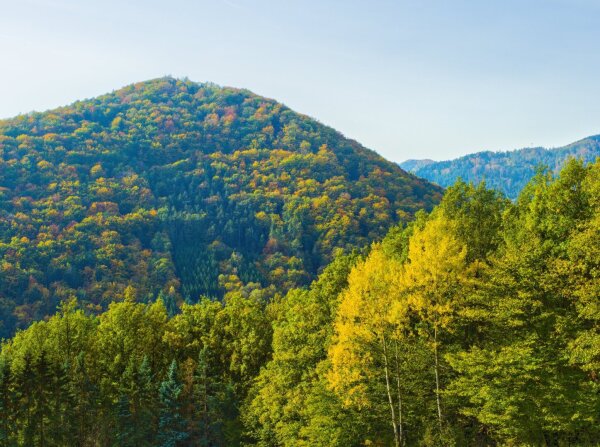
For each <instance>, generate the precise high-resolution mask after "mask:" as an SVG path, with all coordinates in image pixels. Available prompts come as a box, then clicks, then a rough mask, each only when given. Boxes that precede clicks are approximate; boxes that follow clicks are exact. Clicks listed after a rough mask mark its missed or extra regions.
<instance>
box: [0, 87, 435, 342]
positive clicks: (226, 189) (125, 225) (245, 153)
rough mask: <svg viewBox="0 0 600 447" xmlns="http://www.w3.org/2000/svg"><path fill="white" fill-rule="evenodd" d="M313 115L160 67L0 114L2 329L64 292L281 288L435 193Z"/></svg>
mask: <svg viewBox="0 0 600 447" xmlns="http://www.w3.org/2000/svg"><path fill="white" fill-rule="evenodd" d="M441 193H442V189H441V188H439V187H437V186H435V185H432V184H430V183H428V182H427V181H425V180H422V179H419V178H417V177H415V176H414V175H412V174H407V173H406V172H405V171H403V170H402V169H400V168H399V167H398V166H397V165H395V164H393V163H391V162H388V161H387V160H385V159H383V158H382V157H380V156H379V155H377V154H376V153H375V152H373V151H371V150H368V149H365V148H364V147H362V146H361V145H360V144H358V143H357V142H355V141H352V140H350V139H347V138H345V137H344V136H343V135H341V134H340V133H339V132H336V131H335V130H333V129H331V128H329V127H327V126H325V125H323V124H320V123H319V122H317V121H315V120H313V119H311V118H309V117H307V116H304V115H301V114H298V113H295V112H293V111H292V110H290V109H289V108H287V107H285V106H284V105H282V104H279V103H277V102H275V101H273V100H270V99H267V98H263V97H260V96H257V95H255V94H253V93H251V92H249V91H247V90H240V89H235V88H224V87H219V86H216V85H214V84H209V83H206V84H199V83H194V82H191V81H188V80H177V79H172V78H161V79H156V80H151V81H147V82H142V83H138V84H134V85H130V86H128V87H125V88H123V89H120V90H118V91H115V92H113V93H110V94H107V95H104V96H100V97H97V98H94V99H90V100H85V101H79V102H76V103H74V104H72V105H71V106H68V107H62V108H58V109H56V110H51V111H47V112H44V113H31V114H27V115H22V116H17V117H15V118H12V119H8V120H4V121H0V272H1V273H0V319H1V320H2V321H1V323H0V337H1V336H7V335H10V334H11V333H12V332H13V331H14V330H15V328H19V327H25V326H27V325H28V324H29V323H30V322H31V321H33V320H37V319H40V318H44V317H45V316H47V315H50V314H52V313H53V312H54V311H55V309H56V306H57V304H58V303H59V302H60V301H62V300H65V299H68V298H70V297H73V296H74V297H77V298H78V300H79V301H80V303H82V304H83V305H85V306H87V308H88V309H89V310H91V311H100V310H102V309H104V308H106V307H107V305H108V304H109V303H110V302H112V301H113V300H116V299H122V297H123V296H126V297H129V298H134V299H136V300H138V301H152V300H154V299H156V298H157V297H161V298H162V299H163V301H164V302H165V303H166V305H167V307H168V308H169V309H170V310H171V312H172V311H173V309H174V308H175V306H176V305H177V304H180V303H181V301H182V300H185V301H187V302H195V301H197V300H198V298H199V297H200V296H201V295H203V296H209V297H214V298H220V297H222V296H223V294H224V293H225V292H226V291H228V290H231V289H233V288H245V289H244V290H246V291H248V293H250V291H251V290H257V289H265V288H266V289H268V294H270V295H271V296H272V295H273V294H274V293H275V291H277V292H280V293H283V292H285V291H286V290H288V289H289V288H291V287H296V286H299V285H305V284H308V283H309V282H310V281H311V280H312V279H314V278H315V276H316V274H317V273H318V272H319V271H320V270H321V269H322V268H323V266H325V265H326V264H327V263H328V262H329V261H330V260H331V259H332V257H333V255H334V254H335V253H337V252H339V251H349V250H351V249H353V248H355V247H361V246H364V245H366V244H368V243H369V242H370V241H372V240H375V239H378V238H381V237H382V236H383V235H384V234H385V233H386V232H387V230H388V229H389V228H390V227H391V226H392V225H394V224H396V223H399V222H405V221H408V220H410V219H411V218H412V217H413V215H414V213H415V212H416V211H417V210H420V209H423V208H424V209H431V208H432V206H433V205H434V204H436V203H437V202H439V200H440V198H441Z"/></svg>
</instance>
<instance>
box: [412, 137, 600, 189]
mask: <svg viewBox="0 0 600 447" xmlns="http://www.w3.org/2000/svg"><path fill="white" fill-rule="evenodd" d="M597 157H600V135H596V136H592V137H588V138H584V139H583V140H579V141H576V142H575V143H572V144H569V145H567V146H564V147H559V148H554V149H546V148H543V147H534V148H524V149H519V150H515V151H508V152H491V151H485V152H477V153H474V154H470V155H465V156H463V157H460V158H456V159H454V160H447V161H433V160H407V161H405V162H403V163H400V167H402V169H404V170H406V171H408V172H412V173H413V174H415V175H417V176H419V177H422V178H425V179H427V180H429V181H431V182H433V183H437V184H438V185H440V186H443V187H447V186H450V185H452V184H453V183H454V182H455V181H456V180H457V179H458V178H462V179H463V180H465V181H467V182H473V183H479V182H481V181H485V182H486V184H487V185H488V186H489V187H491V188H494V189H497V190H499V191H502V192H503V193H504V194H505V195H506V196H507V197H509V198H511V199H515V198H516V197H517V195H518V194H519V192H520V191H521V190H522V189H523V187H524V186H525V185H526V184H527V182H529V180H530V179H531V178H532V177H533V176H534V175H535V172H536V169H537V168H538V167H539V166H546V167H548V168H549V169H551V170H552V171H554V172H558V170H560V168H561V167H562V166H563V165H564V164H565V162H566V161H567V160H568V159H569V158H579V159H582V160H584V161H585V162H591V161H594V160H596V158H597Z"/></svg>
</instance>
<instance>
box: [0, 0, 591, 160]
mask: <svg viewBox="0 0 600 447" xmlns="http://www.w3.org/2000/svg"><path fill="white" fill-rule="evenodd" d="M0 6H1V8H2V14H1V15H0V54H1V55H2V62H3V68H4V70H2V71H1V72H0V96H1V97H2V101H1V102H0V117H3V118H6V117H10V116H14V115H17V114H19V113H27V112H29V111H31V110H38V111H41V110H47V109H50V108H54V107H57V106H61V105H66V104H68V103H71V102H73V101H75V100H77V99H84V98H89V97H92V96H96V95H99V94H103V93H106V92H109V91H112V90H115V89H117V88H120V87H122V86H124V85H127V84H131V83H133V82H138V81H143V80H147V79H151V78H156V77H159V76H164V75H172V76H176V77H188V78H190V79H191V80H194V81H198V82H204V81H211V82H215V83H217V84H220V85H229V86H234V87H243V88H248V89H250V90H252V91H253V92H255V93H257V94H260V95H264V96H267V97H271V98H274V99H276V100H278V101H280V102H283V103H285V104H286V105H288V106H289V107H291V108H293V109H294V110H296V111H298V112H301V113H304V114H307V115H310V116H312V117H315V118H317V119H318V120H319V121H321V122H323V123H325V124H327V125H330V126H332V127H334V128H336V129H337V130H339V131H341V132H343V133H344V134H345V135H346V136H348V137H350V138H353V139H356V140H358V141H359V142H361V143H362V144H363V145H365V146H367V147H369V148H372V149H374V150H376V151H377V152H379V153H380V154H382V155H383V156H385V157H387V158H388V159H390V160H394V161H403V160H406V159H410V158H431V159H436V160H441V159H448V158H454V157H456V156H460V155H464V154H466V153H470V152H476V151H480V150H509V149H516V148H520V147H524V146H547V147H556V146H561V145H564V144H568V143H570V142H573V141H575V140H577V139H580V138H583V137H586V136H588V135H593V134H598V133H600V101H599V100H598V98H599V97H600V80H599V79H598V76H597V73H598V71H599V68H600V53H599V52H598V51H597V44H598V42H600V28H598V27H597V21H598V19H599V18H600V1H594V0H526V1H517V0H507V1H502V2H500V1H493V2H478V1H474V0H472V1H465V0H458V1H455V2H444V1H442V0H436V1H423V2H409V1H405V0H401V1H383V0H376V1H369V2H366V1H362V2H359V1H338V0H335V1H326V2H319V1H315V0H309V1H305V2H292V1H278V2H276V1H265V0H258V1H254V2H252V1H250V0H220V1H206V0H202V1H191V0H189V1H186V0H172V1H171V2H169V4H168V6H167V4H166V3H165V2H158V1H157V0H146V1H141V0H131V1H128V2H119V1H116V0H107V1H103V2H99V1H90V0H20V1H19V2H15V1H8V0H0Z"/></svg>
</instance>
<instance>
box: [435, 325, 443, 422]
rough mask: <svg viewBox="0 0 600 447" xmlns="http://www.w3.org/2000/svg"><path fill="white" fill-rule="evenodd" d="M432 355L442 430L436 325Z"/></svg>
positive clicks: (436, 397)
mask: <svg viewBox="0 0 600 447" xmlns="http://www.w3.org/2000/svg"><path fill="white" fill-rule="evenodd" d="M433 355H434V358H435V399H436V403H437V413H438V424H439V428H440V432H441V431H442V404H441V402H440V363H439V359H438V342H437V326H434V328H433Z"/></svg>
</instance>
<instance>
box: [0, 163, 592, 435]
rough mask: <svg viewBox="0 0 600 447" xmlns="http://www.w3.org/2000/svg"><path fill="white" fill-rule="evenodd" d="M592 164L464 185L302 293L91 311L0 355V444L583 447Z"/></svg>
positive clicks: (42, 328) (42, 327)
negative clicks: (172, 309)
mask: <svg viewBox="0 0 600 447" xmlns="http://www.w3.org/2000/svg"><path fill="white" fill-rule="evenodd" d="M599 296H600V162H597V163H595V164H592V165H588V166H584V165H583V164H582V163H581V162H576V161H571V162H570V163H568V165H567V167H566V168H565V169H564V170H563V171H562V173H561V174H560V176H559V177H558V178H553V175H552V174H551V173H548V172H540V173H539V174H538V175H537V176H536V177H535V178H534V179H533V180H532V181H531V182H530V183H529V185H528V186H527V187H526V188H525V190H524V191H523V192H522V194H521V195H520V196H519V198H518V200H516V201H515V202H510V201H508V200H507V199H506V198H504V197H503V196H502V195H501V194H499V193H498V192H496V191H493V190H488V189H486V188H485V187H484V186H483V185H480V186H473V185H472V184H466V183H463V182H459V183H457V184H456V185H454V186H453V187H451V188H449V189H448V191H447V192H446V194H445V195H444V198H443V200H442V202H441V203H440V205H439V206H437V207H436V208H435V209H434V210H433V211H432V212H431V213H429V214H427V213H425V212H422V213H418V215H417V218H416V220H415V221H413V222H412V223H409V224H408V225H399V226H396V227H393V228H392V229H391V230H390V231H389V232H388V234H387V236H386V237H385V238H384V239H383V240H382V241H381V242H377V243H374V244H372V245H371V246H370V248H369V250H367V251H364V252H358V253H350V254H346V255H338V256H335V257H334V260H333V261H332V262H331V263H330V264H329V265H328V266H327V267H326V268H325V269H324V270H323V272H322V273H321V274H320V275H319V276H318V279H317V280H316V281H314V282H313V283H312V284H311V285H310V286H305V287H300V288H293V289H291V290H289V291H288V292H287V294H286V295H285V296H284V297H280V296H278V297H275V298H274V299H271V300H268V299H267V298H268V296H267V294H266V291H265V290H259V289H254V290H248V289H244V288H241V289H239V288H238V289H235V290H234V289H231V290H229V291H227V292H226V293H225V296H224V299H223V300H222V301H214V300H208V299H203V300H201V301H199V302H198V303H194V304H186V305H184V306H183V308H182V309H181V311H180V312H177V313H176V314H175V315H173V316H171V317H170V316H169V314H168V310H167V308H166V307H165V302H164V301H163V300H162V299H159V300H157V301H156V302H154V303H148V304H146V303H140V302H136V299H135V296H134V295H133V294H132V293H130V291H126V292H125V295H124V296H123V300H120V301H119V302H115V303H113V304H111V305H110V306H109V309H108V310H107V311H106V312H104V313H102V314H100V315H94V314H90V313H89V312H87V311H86V310H85V309H83V308H82V303H78V302H77V301H75V300H73V299H72V300H69V301H65V302H63V304H62V305H61V308H60V312H59V313H58V314H57V315H55V316H53V317H52V318H50V319H49V320H48V321H41V322H37V323H34V324H33V325H31V327H29V328H28V329H27V330H24V331H20V332H18V333H17V335H16V336H15V337H14V338H12V339H11V340H8V341H6V342H5V343H4V344H3V346H2V350H1V352H0V445H6V446H9V445H10V446H13V445H23V446H46V445H93V446H112V445H119V446H180V447H183V446H188V445H194V446H196V445H197V446H234V445H240V444H243V445H257V446H264V447H267V446H273V447H275V446H286V447H288V446H289V447H291V446H307V447H308V446H340V447H347V446H361V445H362V446H364V445H371V446H396V447H400V446H431V447H433V446H436V447H447V446H490V447H491V446H546V447H547V446H555V447H561V446H597V445H598V440H599V439H600V379H599V378H600V307H599V306H598V297H599Z"/></svg>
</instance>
